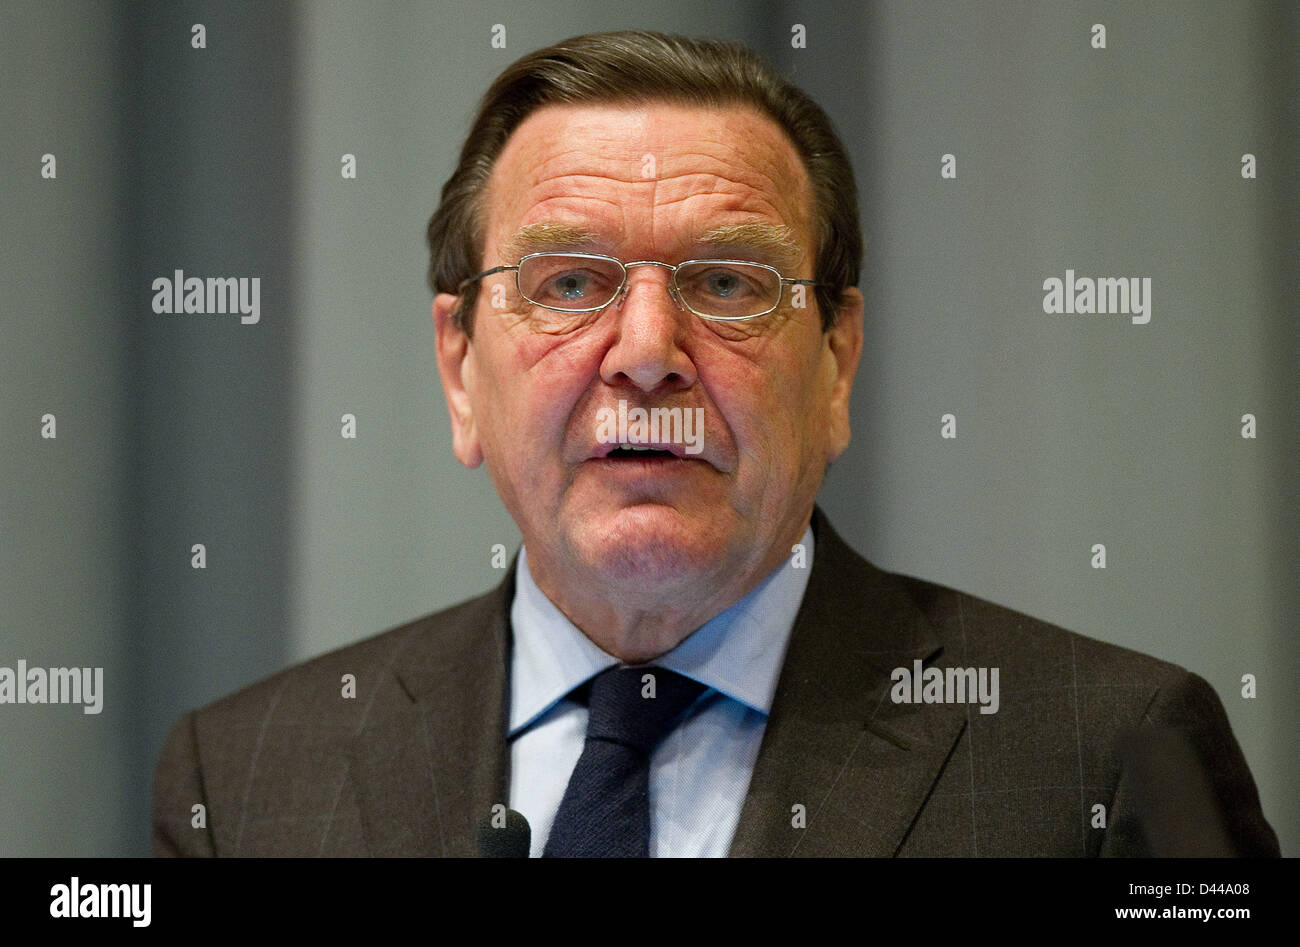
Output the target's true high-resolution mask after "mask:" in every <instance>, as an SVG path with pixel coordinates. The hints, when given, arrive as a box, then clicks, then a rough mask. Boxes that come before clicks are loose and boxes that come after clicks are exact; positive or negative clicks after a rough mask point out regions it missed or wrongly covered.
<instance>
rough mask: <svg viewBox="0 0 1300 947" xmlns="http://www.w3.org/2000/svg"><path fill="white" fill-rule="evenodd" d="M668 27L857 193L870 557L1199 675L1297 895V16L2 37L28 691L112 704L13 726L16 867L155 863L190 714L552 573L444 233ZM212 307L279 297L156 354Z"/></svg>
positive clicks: (795, 14)
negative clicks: (952, 422)
mask: <svg viewBox="0 0 1300 947" xmlns="http://www.w3.org/2000/svg"><path fill="white" fill-rule="evenodd" d="M1097 22H1100V23H1104V24H1105V25H1106V28H1107V48H1106V49H1105V50H1094V49H1093V48H1092V47H1091V46H1090V44H1089V39H1090V27H1091V25H1092V24H1093V23H1097ZM194 23H202V24H204V26H205V27H206V29H207V48H206V49H204V50H195V49H192V48H191V46H190V26H191V25H192V24H194ZM496 23H502V24H504V25H505V26H506V37H507V48H506V49H505V50H495V49H492V48H491V46H490V43H489V40H490V30H491V27H492V25H493V24H496ZM795 23H800V24H803V25H805V27H806V29H807V48H806V49H792V48H791V47H790V36H791V32H790V30H791V25H792V24H795ZM633 26H637V27H650V28H656V29H663V30H667V31H673V32H683V33H689V34H708V35H715V36H722V37H730V38H735V39H740V40H742V41H744V42H746V43H748V44H750V45H751V46H753V47H754V48H756V49H758V50H759V51H760V52H763V53H764V54H765V55H767V56H769V58H771V59H772V61H773V62H774V63H775V64H776V65H777V66H778V68H780V69H781V70H782V71H784V72H785V73H787V74H788V75H790V76H792V77H793V78H794V80H795V81H796V82H797V83H799V84H800V85H802V86H803V87H805V88H806V89H808V91H810V92H811V93H812V94H813V95H814V96H815V97H816V98H818V100H819V101H821V102H822V103H823V105H824V106H825V107H826V108H827V110H828V111H829V112H830V114H831V116H832V118H833V119H834V120H835V122H836V123H837V125H838V127H839V129H840V131H841V134H842V136H843V137H844V139H845V141H846V144H847V145H848V147H849V149H850V152H851V153H852V156H853V159H854V163H855V167H856V169H857V172H858V179H859V187H860V190H861V209H862V214H863V225H864V229H865V232H866V238H867V256H866V261H865V268H864V272H863V279H862V284H861V285H862V287H863V291H864V293H865V295H866V299H867V316H866V344H865V350H864V355H863V361H862V366H861V369H860V371H859V375H858V382H857V387H856V390H855V393H854V442H853V444H852V446H851V447H850V449H849V451H848V453H847V454H846V455H845V457H844V458H842V459H841V461H839V462H838V463H836V464H835V466H834V467H833V469H832V470H831V472H830V475H829V477H828V480H827V483H826V486H825V488H824V489H823V492H822V503H823V505H824V506H825V508H826V509H827V511H828V512H829V514H830V515H831V518H832V521H833V522H834V523H835V524H836V526H837V528H838V529H839V530H840V531H841V532H842V533H843V534H844V535H845V536H846V538H848V539H849V540H850V542H851V543H852V544H853V545H854V546H856V547H857V548H858V549H859V550H860V551H861V552H862V553H863V554H864V555H866V556H867V557H868V558H869V559H871V560H872V561H874V562H875V563H876V564H877V565H880V566H882V567H885V568H889V569H894V570H898V571H903V572H907V573H911V574H915V575H920V576H923V577H925V578H928V579H931V580H933V581H937V582H940V583H943V584H946V585H951V586H954V587H957V588H960V589H963V590H966V591H969V592H971V593H973V594H976V595H979V596H982V597H984V598H988V599H991V600H993V601H995V602H999V603H1002V604H1005V605H1009V606H1011V607H1013V608H1016V609H1019V610H1022V611H1025V612H1028V613H1029V614H1032V615H1034V616H1036V617H1040V618H1043V619H1046V620H1048V621H1052V622H1055V623H1057V624H1060V625H1063V626H1065V627H1068V628H1071V629H1073V630H1075V631H1079V632H1082V633H1084V634H1088V635H1092V636H1094V637H1097V638H1101V639H1104V640H1107V641H1112V642H1116V643H1119V644H1123V645H1126V646H1129V647H1132V648H1135V649H1138V650H1141V651H1146V652H1149V653H1153V654H1156V655H1157V656H1159V657H1162V658H1165V659H1168V660H1172V661H1175V662H1177V663H1180V664H1182V665H1184V666H1185V667H1188V668H1190V669H1192V670H1194V671H1196V672H1197V673H1199V674H1201V675H1203V676H1204V677H1206V678H1207V679H1208V680H1209V681H1210V682H1211V683H1212V684H1213V685H1214V687H1215V688H1216V690H1217V691H1218V693H1219V694H1220V696H1221V698H1222V699H1223V701H1224V703H1225V705H1226V707H1227V711H1228V714H1229V717H1230V718H1231V721H1232V724H1233V727H1234V730H1235V731H1236V733H1237V736H1238V738H1239V740H1240V742H1241V744H1242V747H1243V749H1244V751H1245V753H1246V756H1247V759H1248V760H1249V762H1250V764H1251V768H1252V770H1253V772H1254V774H1255V777H1256V780H1257V782H1258V783H1259V786H1260V790H1261V795H1262V797H1263V802H1264V811H1265V814H1266V815H1267V816H1268V818H1269V819H1270V820H1271V822H1272V824H1273V825H1274V827H1275V828H1276V829H1277V830H1278V833H1279V835H1280V837H1281V839H1282V845H1283V851H1284V852H1285V853H1287V854H1295V853H1297V852H1300V816H1298V815H1297V806H1296V805H1295V791H1294V788H1293V787H1294V786H1295V785H1296V783H1297V778H1298V777H1300V750H1298V749H1297V746H1298V744H1300V741H1297V740H1296V739H1295V736H1294V734H1295V731H1296V725H1297V723H1298V722H1300V713H1297V711H1298V710H1300V707H1298V703H1300V698H1298V697H1297V687H1296V682H1297V680H1298V679H1300V675H1298V674H1297V672H1298V671H1300V666H1298V665H1300V648H1298V647H1297V644H1296V641H1295V631H1296V628H1297V621H1296V618H1295V615H1296V613H1297V606H1298V605H1300V601H1298V600H1297V599H1298V598H1300V594H1298V591H1297V581H1296V563H1297V543H1296V538H1295V537H1296V536H1297V533H1298V529H1297V527H1298V526H1300V523H1298V519H1300V517H1298V516H1297V496H1296V485H1297V482H1298V481H1297V470H1296V463H1297V461H1296V458H1297V455H1300V449H1298V448H1300V437H1297V427H1298V425H1300V422H1298V421H1297V410H1298V407H1300V397H1297V394H1298V392H1297V380H1296V379H1297V371H1296V368H1297V366H1300V334H1298V333H1297V329H1296V326H1297V305H1296V301H1295V300H1296V294H1297V290H1300V285H1298V279H1297V275H1296V274H1297V266H1296V263H1297V260H1300V239H1298V236H1297V235H1298V234H1300V213H1298V209H1297V208H1298V203H1297V202H1298V198H1297V195H1298V194H1300V186H1298V185H1300V181H1298V174H1297V172H1298V170H1300V162H1298V158H1300V155H1298V154H1297V136H1296V131H1297V129H1300V114H1297V102H1298V101H1300V81H1298V78H1297V73H1298V71H1300V69H1298V66H1297V63H1298V62H1300V14H1298V13H1297V6H1296V5H1294V4H1291V3H1226V4H1223V3H1190V2H1177V3H1173V2H1171V3H1144V4H1140V5H1139V4H1131V3H1127V2H1123V3H1104V2H1090V3H1040V2H1034V3H1014V4H1013V3H997V4H988V5H975V4H964V3H963V4H957V3H912V2H908V3H903V2H897V3H871V4H860V5H857V6H855V7H852V8H846V6H845V5H836V4H823V3H778V2H748V3H741V2H737V3H731V4H727V5H726V6H721V7H718V6H713V5H706V4H701V3H699V2H677V0H674V2H666V3H659V4H657V5H655V7H654V9H653V12H649V11H648V8H647V5H646V4H645V3H644V2H640V0H637V2H596V0H591V2H567V3H553V2H530V3H527V4H518V5H517V6H516V5H513V4H504V3H500V4H492V3H456V4H451V3H418V4H417V3H382V4H358V5H352V4H327V3H313V4H294V5H281V4H262V3H259V4H252V3H249V4H214V3H171V4H166V5H163V4H156V5H155V4H136V3H97V4H83V3H35V2H33V3H15V2H9V3H5V4H4V5H3V6H0V77H2V79H3V85H2V86H0V88H2V89H3V95H0V110H2V111H3V129H4V135H3V146H2V148H3V150H2V152H0V155H2V158H0V160H3V173H4V184H3V187H2V188H0V219H3V221H4V224H3V226H4V232H5V247H6V250H5V253H4V255H3V259H2V261H0V279H2V280H3V283H2V290H3V294H2V295H0V307H2V312H3V323H2V329H0V465H3V466H2V468H0V470H2V479H0V482H2V483H3V500H2V505H0V665H5V666H10V667H12V666H14V665H15V664H16V663H17V660H18V659H19V658H25V659H26V660H27V661H28V662H29V664H32V665H41V666H47V667H48V666H54V665H86V666H102V667H104V668H105V689H106V697H105V709H104V712H103V713H102V714H100V715H98V716H88V715H84V714H82V713H81V712H80V710H79V708H76V707H68V706H13V705H3V706H0V761H2V762H0V855H115V854H144V853H146V852H147V850H148V808H149V794H150V781H151V778H152V769H153V764H154V761H155V759H156V756H157V752H158V750H159V748H160V746H161V742H162V739H163V737H164V735H165V733H166V731H167V729H168V727H169V726H170V724H171V723H172V721H173V720H174V719H175V717H176V716H177V715H178V714H179V713H181V712H182V711H184V710H185V709H188V708H190V707H194V706H199V705H201V704H204V703H206V702H208V701H211V700H213V699H215V698H217V697H220V696H222V695H223V694H226V693H228V692H230V691H232V690H234V689H236V688H238V687H241V686H243V685H244V684H247V683H250V682H252V681H254V680H256V679H258V678H260V677H263V676H265V675H267V674H269V673H271V672H273V671H275V670H278V669H280V668H282V667H284V666H286V665H288V664H290V663H293V662H296V661H298V660H301V659H303V658H306V657H309V656H312V655H315V654H318V653H321V652H323V651H325V650H328V649H331V648H334V647H336V646H339V645H342V644H345V643H347V642H351V641H355V640H357V639H359V638H362V637H366V636H369V635H372V634H374V633H376V632H379V631H382V630H383V629H385V628H388V627H391V626H393V625H396V624H398V623H401V622H403V621H406V620H408V619H410V618H413V617H416V616H418V615H421V614H424V613H426V612H429V611H432V610H434V609H437V608H440V607H442V606H445V605H447V604H450V603H452V602H455V601H458V600H460V599H463V598H465V597H467V596H470V595H472V594H476V593H478V592H480V591H482V590H484V589H486V588H488V587H490V586H491V585H493V584H495V583H496V582H497V581H498V580H499V578H500V573H499V572H497V571H495V570H493V569H492V568H491V565H490V559H489V550H490V547H491V545H492V544H493V543H497V542H500V543H504V544H505V545H507V547H509V548H511V549H513V548H514V546H515V544H517V542H518V532H517V530H516V529H515V527H514V525H513V523H512V522H511V521H510V519H509V518H508V516H507V515H506V513H505V512H504V510H503V508H502V507H501V504H500V502H499V501H498V500H497V497H496V494H495V492H494V490H493V488H492V484H491V482H490V480H489V479H488V477H487V474H486V472H485V471H482V470H480V471H473V472H470V471H466V470H464V469H463V468H461V467H460V466H459V465H458V464H457V463H456V461H455V459H454V457H453V456H452V453H451V449H450V432H449V425H448V419H447V412H446V408H445V406H444V404H443V401H442V395H441V390H440V388H439V385H438V380H437V374H436V368H435V365H434V359H433V342H434V339H433V328H432V323H431V320H430V316H429V305H430V294H429V292H428V290H427V289H426V288H425V286H424V282H423V278H424V268H425V265H426V251H425V247H424V241H423V232H424V227H425V224H426V222H427V219H428V215H429V213H430V212H431V211H432V209H433V207H434V206H435V203H436V199H437V195H438V191H439V189H440V188H441V186H442V183H443V181H444V180H445V179H446V177H447V175H448V174H449V173H450V171H451V169H452V167H453V161H454V157H455V153H456V151H457V149H458V147H459V144H460V141H461V138H462V136H463V134H464V132H465V130H466V128H467V125H468V121H469V118H470V115H471V113H472V110H473V107H474V105H475V102H476V99H477V97H478V96H479V95H480V94H481V93H482V91H483V90H484V89H485V88H486V86H487V85H488V83H489V82H490V81H491V79H492V78H493V77H494V76H495V75H496V74H497V72H499V71H500V69H501V68H503V67H504V66H505V65H506V64H507V63H509V62H511V61H513V60H514V59H515V58H517V57H518V56H520V55H522V54H524V53H525V52H527V51H529V50H532V49H535V48H537V47H540V46H543V45H546V44H549V43H551V42H554V41H556V40H559V39H562V38H564V37H566V36H569V35H572V34H574V33H578V32H584V31H592V30H604V29H616V28H625V27H633ZM47 152H52V153H54V154H55V155H56V157H57V161H58V177H57V179H56V180H53V181H47V180H43V179H42V178H41V176H40V173H39V172H40V159H41V155H43V154H45V153H47ZM1245 152H1250V153H1253V154H1255V155H1256V157H1257V159H1258V165H1259V178H1258V180H1254V181H1245V180H1243V179H1242V178H1241V175H1240V159H1241V155H1242V154H1243V153H1245ZM344 153H353V154H355V155H356V156H357V162H358V176H357V179H356V180H344V179H342V177H341V176H340V173H339V169H340V156H341V155H343V154H344ZM944 153H952V154H954V155H955V156H956V159H957V171H958V177H957V179H956V180H941V179H940V176H939V164H940V156H941V155H942V154H944ZM1067 267H1069V268H1072V269H1074V270H1076V272H1077V273H1078V274H1079V275H1089V276H1094V277H1095V276H1132V275H1140V276H1150V277H1151V278H1152V283H1153V292H1152V296H1153V314H1152V319H1151V322H1150V324H1148V325H1145V326H1137V325H1132V324H1130V323H1129V321H1128V319H1127V317H1123V316H1113V315H1112V316H1106V315H1091V316H1087V315H1085V316H1065V315H1046V314H1044V313H1043V311H1042V294H1043V291H1042V288H1041V287H1042V281H1043V280H1044V279H1045V278H1047V277H1050V276H1057V277H1063V276H1064V271H1065V269H1066V268H1067ZM177 268H180V269H184V270H185V271H186V273H187V274H188V275H199V276H216V275H223V276H224V275H235V276H258V277H260V278H261V279H262V318H261V322H260V323H259V324H257V325H249V326H245V325H241V324H240V322H239V319H238V317H237V316H203V315H190V316H179V317H178V316H166V315H155V314H154V313H153V312H152V309H151V306H150V301H151V299H152V290H151V289H150V284H151V282H152V280H153V279H154V278H155V277H158V276H170V275H171V273H172V271H173V270H174V269H177ZM46 412H51V413H54V414H56V415H57V417H58V438H57V439H56V440H53V441H50V440H44V439H42V438H41V437H40V436H39V419H40V417H41V415H42V414H44V413H46ZM345 412H351V413H353V414H355V415H356V416H357V418H358V430H359V437H358V438H357V439H356V440H355V441H350V440H343V439H342V438H340V436H339V418H340V415H342V414H343V413H345ZM948 412H951V413H953V414H955V415H956V417H957V426H958V427H957V430H958V437H957V439H956V440H955V441H948V440H943V439H941V438H940V437H939V418H940V416H941V415H942V414H944V413H948ZM1247 412H1250V413H1253V414H1255V415H1256V417H1257V418H1258V419H1259V437H1258V439H1256V440H1243V439H1242V438H1241V437H1240V433H1239V429H1240V421H1239V419H1240V417H1241V415H1242V414H1244V413H1247ZM196 542H202V543H205V544H206V546H207V549H208V568H207V569H206V570H205V571H196V570H193V569H191V568H190V552H189V550H190V546H191V545H192V544H193V543H196ZM1097 542H1101V543H1104V544H1105V545H1106V548H1107V558H1108V567H1107V568H1106V569H1105V570H1104V571H1100V570H1094V569H1092V568H1091V567H1090V565H1089V559H1090V549H1091V547H1092V545H1093V543H1097ZM1244 673H1251V674H1254V675H1256V677H1257V678H1258V681H1259V696H1258V698H1257V699H1255V700H1245V699H1243V698H1242V697H1241V696H1240V687H1241V685H1240V680H1241V676H1242V674H1244Z"/></svg>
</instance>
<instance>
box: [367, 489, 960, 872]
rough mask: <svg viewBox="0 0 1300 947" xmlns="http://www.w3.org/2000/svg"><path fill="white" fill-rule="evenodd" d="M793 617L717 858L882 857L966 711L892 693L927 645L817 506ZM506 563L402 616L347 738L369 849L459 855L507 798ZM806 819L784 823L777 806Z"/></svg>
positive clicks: (904, 600)
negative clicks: (737, 806) (375, 704)
mask: <svg viewBox="0 0 1300 947" xmlns="http://www.w3.org/2000/svg"><path fill="white" fill-rule="evenodd" d="M813 530H814V532H815V533H816V542H817V549H816V555H815V558H814V561H813V566H812V570H811V573H810V575H809V577H808V588H807V591H806V593H805V595H804V598H803V602H802V603H801V605H800V607H799V612H798V615H797V617H796V619H795V625H794V630H793V631H792V633H791V637H790V645H789V650H788V652H787V655H786V659H785V664H784V666H783V668H782V670H781V675H780V679H779V683H778V685H777V696H776V699H775V702H774V703H773V706H772V713H771V716H770V717H769V720H768V724H767V728H766V731H765V733H764V736H763V743H762V747H761V748H760V751H759V755H758V760H757V762H756V763H755V766H754V773H753V776H752V778H751V780H750V785H749V792H748V794H747V796H746V799H745V803H744V807H743V809H742V811H741V816H740V823H739V825H738V827H737V830H736V835H735V838H734V839H733V840H732V845H731V851H730V854H732V855H733V856H780V855H802V854H842V855H878V856H889V855H893V854H895V853H896V852H897V850H898V848H899V846H900V845H901V844H902V841H903V839H904V837H905V836H906V834H907V831H908V829H909V828H910V826H911V824H912V822H913V820H914V819H915V817H916V815H917V813H918V812H919V811H920V808H921V806H922V805H923V804H924V802H925V800H926V798H927V796H928V794H929V792H930V790H931V788H932V787H933V785H934V782H935V780H936V779H937V778H938V775H939V773H940V771H941V770H942V768H943V765H944V763H945V761H946V760H947V758H948V756H949V755H950V753H951V752H952V749H953V746H954V745H955V743H956V741H957V738H958V737H959V736H960V735H961V732H962V730H963V729H964V727H965V725H966V708H965V707H964V706H962V705H951V704H925V705H911V704H894V703H893V702H892V701H890V699H889V687H890V683H891V681H890V672H891V671H892V670H893V669H894V668H896V667H900V666H902V667H910V666H911V663H912V661H913V660H916V659H920V660H922V661H926V662H928V661H931V660H933V659H934V658H935V657H936V655H937V654H938V652H939V651H940V650H941V648H940V641H939V639H938V637H937V635H936V634H935V632H934V629H933V628H932V627H931V626H930V624H929V622H928V621H927V620H926V618H925V616H924V614H923V613H922V612H921V610H920V608H919V607H918V606H917V605H916V604H915V602H913V600H912V599H911V597H910V595H909V594H908V593H907V591H906V589H905V588H904V587H903V585H902V584H901V582H900V581H899V580H898V579H897V578H896V577H895V576H892V575H890V574H888V573H885V572H882V571H880V570H879V569H876V568H875V567H874V566H872V565H870V564H869V563H867V562H866V561H865V560H863V559H862V558H861V557H859V556H858V555H857V554H856V553H855V552H854V551H853V550H852V549H850V548H849V547H848V546H847V545H846V544H845V543H844V541H843V540H842V539H840V537H839V536H838V535H837V534H836V533H835V531H834V530H833V529H832V528H831V526H830V524H829V522H827V520H826V517H825V515H824V514H823V513H822V512H821V510H820V509H816V510H814V513H813ZM514 572H515V563H514V562H512V563H511V565H510V568H509V570H508V571H507V573H506V576H505V578H504V579H503V580H502V582H501V584H500V585H498V586H497V587H496V588H495V589H494V590H492V591H491V592H489V593H487V594H486V595H483V596H480V597H479V598H476V599H472V600H470V601H469V602H466V603H464V604H462V605H459V606H456V607H455V608H453V609H452V610H450V612H443V613H439V614H438V615H436V616H428V617H426V618H423V619H420V620H418V621H416V622H414V623H413V624H412V625H411V626H409V629H408V631H407V634H406V638H405V641H404V644H403V646H402V647H401V648H399V649H398V650H397V651H396V653H395V654H394V658H393V660H392V662H391V673H392V674H393V675H394V677H395V681H394V683H396V684H397V685H399V686H400V688H401V692H402V695H403V699H402V700H401V701H400V702H399V705H398V706H397V707H396V708H395V709H393V710H390V711H388V712H386V713H383V714H380V715H377V716H376V717H374V718H372V719H370V720H368V722H367V723H366V724H365V725H364V726H363V727H362V728H361V730H360V731H359V732H358V733H357V734H356V736H355V737H354V738H353V741H352V778H353V780H354V783H355V785H356V788H357V803H358V806H359V807H360V811H361V820H362V824H363V827H364V830H365V834H366V840H367V844H368V847H369V849H370V851H371V853H372V854H374V855H390V856H391V855H405V856H429V855H450V856H472V855H474V854H476V845H475V840H474V835H475V831H476V827H477V824H478V822H479V821H480V820H481V819H482V818H484V817H486V816H488V815H490V814H491V811H492V806H494V805H496V804H498V803H501V804H505V805H508V804H509V746H508V742H507V739H506V733H507V721H508V707H507V703H508V700H509V688H508V674H507V668H508V667H509V661H510V651H509V649H510V629H509V614H510V605H511V601H512V598H513V594H514V587H515V575H514ZM796 805H802V806H803V807H804V812H805V819H806V826H805V827H804V828H794V827H792V819H793V818H794V816H793V814H792V807H793V806H796Z"/></svg>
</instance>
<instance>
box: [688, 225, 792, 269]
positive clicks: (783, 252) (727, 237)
mask: <svg viewBox="0 0 1300 947" xmlns="http://www.w3.org/2000/svg"><path fill="white" fill-rule="evenodd" d="M696 243H697V244H698V245H699V246H707V247H716V248H718V250H720V251H725V250H727V249H728V248H733V247H734V248H735V249H736V250H737V251H753V252H756V253H759V254H760V255H762V256H764V257H767V258H768V259H767V260H766V261H765V262H770V263H772V264H773V265H775V266H776V268H777V269H779V270H781V271H782V273H784V272H785V270H787V269H791V268H793V267H794V266H795V265H796V264H798V262H799V260H800V259H801V258H802V257H803V248H802V247H800V246H799V242H798V241H797V240H795V238H794V231H792V230H791V229H790V228H789V227H787V226H785V225H784V224H761V223H752V224H726V225H724V226H722V227H714V228H713V229H712V230H709V231H708V232H706V233H703V234H701V235H700V238H699V240H697V241H696Z"/></svg>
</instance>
